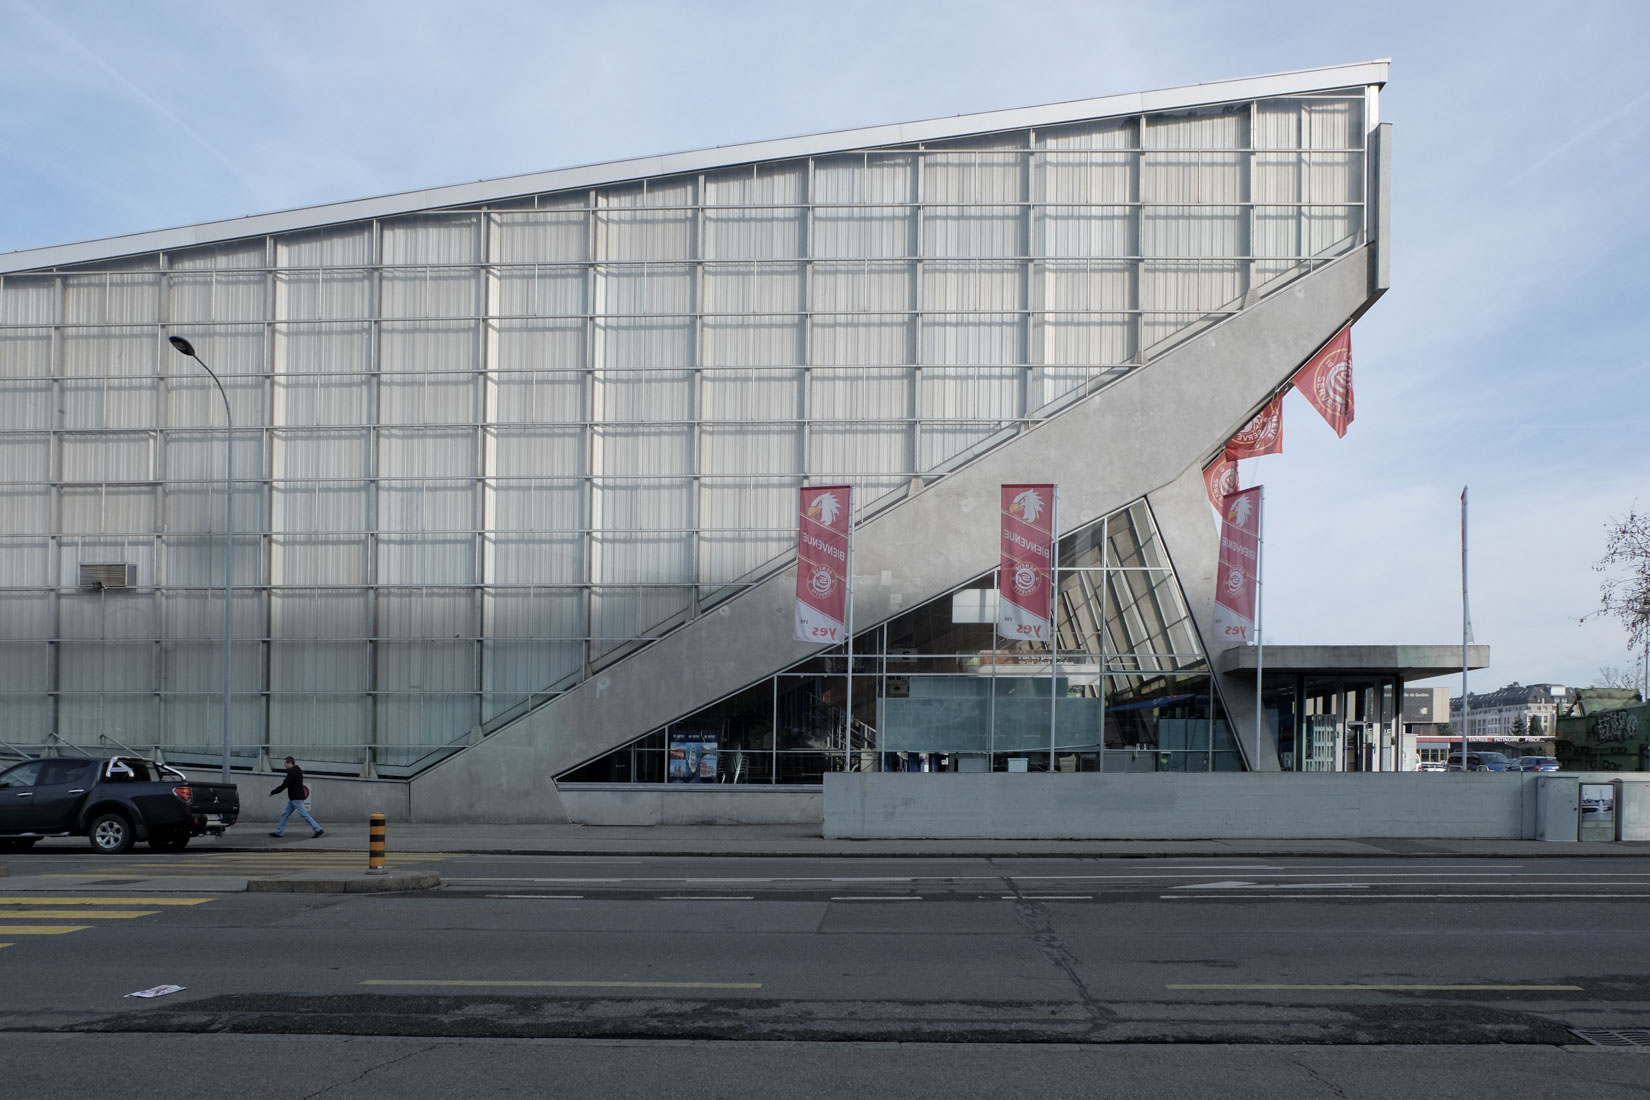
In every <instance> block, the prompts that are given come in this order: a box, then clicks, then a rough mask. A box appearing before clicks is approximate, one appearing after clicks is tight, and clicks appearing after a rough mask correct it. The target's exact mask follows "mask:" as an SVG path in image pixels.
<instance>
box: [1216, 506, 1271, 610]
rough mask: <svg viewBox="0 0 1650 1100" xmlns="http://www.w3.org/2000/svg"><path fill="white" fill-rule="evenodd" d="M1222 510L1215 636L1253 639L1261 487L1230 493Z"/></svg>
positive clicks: (1257, 574)
mask: <svg viewBox="0 0 1650 1100" xmlns="http://www.w3.org/2000/svg"><path fill="white" fill-rule="evenodd" d="M1220 514H1221V524H1220V565H1219V569H1218V571H1217V572H1216V574H1215V637H1216V639H1217V640H1218V641H1221V642H1252V641H1253V640H1254V636H1255V605H1256V603H1257V600H1258V593H1259V590H1260V488H1259V487H1258V486H1257V487H1256V488H1253V489H1244V490H1242V491H1241V492H1237V493H1231V494H1229V495H1228V496H1227V497H1226V499H1225V501H1224V502H1223V507H1222V508H1221V510H1220Z"/></svg>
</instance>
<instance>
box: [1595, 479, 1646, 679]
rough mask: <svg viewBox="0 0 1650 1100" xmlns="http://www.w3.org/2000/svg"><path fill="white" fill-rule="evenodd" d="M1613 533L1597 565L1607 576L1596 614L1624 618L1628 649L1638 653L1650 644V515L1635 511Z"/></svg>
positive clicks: (1611, 529)
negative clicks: (1641, 648)
mask: <svg viewBox="0 0 1650 1100" xmlns="http://www.w3.org/2000/svg"><path fill="white" fill-rule="evenodd" d="M1609 532H1610V533H1609V535H1608V536H1607V537H1606V539H1605V541H1604V556H1603V557H1602V558H1600V559H1599V560H1598V561H1596V562H1594V563H1593V568H1594V569H1595V570H1597V571H1598V572H1600V573H1603V574H1605V578H1604V580H1603V581H1602V582H1601V583H1600V584H1599V589H1598V595H1599V606H1598V610H1597V611H1595V612H1593V615H1610V616H1613V617H1614V618H1617V619H1620V620H1621V625H1622V626H1625V627H1626V628H1627V648H1628V650H1629V651H1636V650H1638V649H1639V648H1640V647H1642V646H1644V645H1646V644H1647V643H1650V513H1647V512H1640V511H1638V510H1637V509H1634V510H1633V511H1630V512H1628V513H1627V517H1626V518H1625V519H1620V520H1617V521H1615V522H1614V523H1613V524H1612V525H1611V526H1610V528H1609ZM1593 615H1589V616H1587V618H1592V617H1593ZM1629 686H1630V685H1629Z"/></svg>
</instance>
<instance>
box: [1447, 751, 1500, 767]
mask: <svg viewBox="0 0 1650 1100" xmlns="http://www.w3.org/2000/svg"><path fill="white" fill-rule="evenodd" d="M1511 763H1512V761H1511V760H1508V759H1507V755H1506V754H1505V753H1500V752H1469V753H1467V770H1468V771H1469V772H1504V771H1506V770H1507V767H1508V765H1510V764H1511ZM1449 770H1450V771H1452V772H1458V771H1460V770H1461V754H1460V753H1458V752H1454V753H1451V754H1450V758H1449Z"/></svg>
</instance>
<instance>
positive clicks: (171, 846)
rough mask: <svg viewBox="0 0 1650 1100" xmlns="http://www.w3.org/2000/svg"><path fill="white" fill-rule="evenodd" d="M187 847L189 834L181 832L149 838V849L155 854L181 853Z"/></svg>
mask: <svg viewBox="0 0 1650 1100" xmlns="http://www.w3.org/2000/svg"><path fill="white" fill-rule="evenodd" d="M188 846H189V834H188V833H186V832H183V831H182V830H178V831H176V832H171V833H156V834H154V835H153V836H151V837H150V838H149V847H151V848H153V849H154V850H155V851H157V852H181V851H183V850H184V849H185V848H187V847H188Z"/></svg>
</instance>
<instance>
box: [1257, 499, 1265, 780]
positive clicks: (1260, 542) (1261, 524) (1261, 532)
mask: <svg viewBox="0 0 1650 1100" xmlns="http://www.w3.org/2000/svg"><path fill="white" fill-rule="evenodd" d="M1265 536H1266V487H1265V486H1264V485H1263V486H1261V490H1260V503H1259V504H1258V505H1257V506H1256V510H1255V762H1254V770H1255V771H1259V770H1260V726H1261V722H1262V720H1263V719H1264V718H1265V715H1266V712H1265V711H1263V710H1262V709H1261V705H1260V680H1261V671H1262V669H1263V666H1264V664H1265V661H1266V643H1265V642H1263V641H1262V640H1261V633H1260V622H1261V607H1262V603H1263V601H1262V599H1261V595H1262V592H1263V588H1262V585H1261V580H1260V563H1261V548H1262V547H1264V546H1265V545H1266V537H1265Z"/></svg>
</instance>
